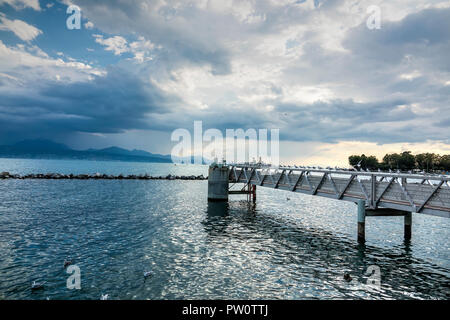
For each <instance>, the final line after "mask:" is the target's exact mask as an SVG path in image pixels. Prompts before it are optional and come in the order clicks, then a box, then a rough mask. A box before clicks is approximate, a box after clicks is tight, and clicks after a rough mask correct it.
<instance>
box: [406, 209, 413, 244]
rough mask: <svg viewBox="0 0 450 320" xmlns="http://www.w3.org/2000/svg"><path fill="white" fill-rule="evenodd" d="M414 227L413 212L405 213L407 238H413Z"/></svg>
mask: <svg viewBox="0 0 450 320" xmlns="http://www.w3.org/2000/svg"><path fill="white" fill-rule="evenodd" d="M411 229H412V213H411V212H407V213H406V214H405V240H407V241H409V240H411V234H412V232H411Z"/></svg>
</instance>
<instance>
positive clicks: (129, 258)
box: [0, 159, 450, 300]
mask: <svg viewBox="0 0 450 320" xmlns="http://www.w3.org/2000/svg"><path fill="white" fill-rule="evenodd" d="M1 171H9V172H10V173H20V174H24V173H47V172H55V173H67V174H68V173H74V174H75V173H78V174H80V173H96V172H99V173H106V174H120V173H122V174H141V173H142V174H145V173H148V174H151V175H167V174H169V173H170V174H175V175H190V174H195V175H199V174H203V175H205V176H206V175H207V167H206V166H194V165H184V166H181V165H178V166H174V165H172V164H152V163H127V162H96V161H65V160H20V159H0V172H1ZM206 195H207V181H165V180H161V181H160V180H149V181H140V180H137V181H135V180H131V181H127V180H105V181H102V180H0V199H1V201H0V299H52V300H53V299H99V298H100V297H101V295H102V294H108V295H109V297H110V299H354V298H364V299H366V298H370V299H411V298H413V299H449V298H450V289H449V288H450V245H449V241H448V240H449V231H448V230H449V226H450V221H449V220H450V219H446V218H440V217H433V216H422V215H419V214H413V238H412V241H411V243H405V242H404V241H403V218H402V217H378V218H372V217H369V218H367V221H366V239H367V241H366V244H365V245H358V244H357V242H356V220H357V218H356V206H355V205H354V204H353V203H348V202H343V201H334V200H331V199H326V198H320V197H312V196H307V195H301V194H292V193H288V192H286V191H281V190H272V189H266V188H258V190H257V203H256V205H252V204H249V203H247V202H246V201H244V197H243V196H232V198H231V200H230V202H229V203H228V204H221V203H209V204H208V202H207V201H206ZM287 197H289V198H290V200H289V201H288V200H287ZM68 257H70V258H71V259H73V262H74V264H75V265H76V266H78V267H79V268H80V271H81V289H80V290H69V289H67V287H66V280H67V278H68V277H69V276H70V275H69V274H67V273H66V271H65V270H64V268H63V262H64V260H65V259H66V258H68ZM372 265H376V266H378V267H379V268H380V272H381V287H380V288H379V289H371V287H368V286H367V285H366V281H367V275H365V274H366V271H367V269H368V268H369V266H372ZM144 271H151V272H152V276H151V277H149V278H147V279H144V276H143V273H144ZM345 273H349V274H350V275H351V277H352V278H353V282H351V283H347V282H344V281H343V275H344V274H345ZM34 280H36V281H46V283H45V286H44V289H43V290H38V291H31V288H30V286H31V282H32V281H34Z"/></svg>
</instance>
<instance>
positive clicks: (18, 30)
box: [0, 14, 42, 41]
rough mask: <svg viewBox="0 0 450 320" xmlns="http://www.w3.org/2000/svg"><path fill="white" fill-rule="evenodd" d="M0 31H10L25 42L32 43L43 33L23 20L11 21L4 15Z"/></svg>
mask: <svg viewBox="0 0 450 320" xmlns="http://www.w3.org/2000/svg"><path fill="white" fill-rule="evenodd" d="M0 30H8V31H12V32H14V34H15V35H16V36H18V37H19V38H20V39H22V40H23V41H31V40H33V39H34V38H36V37H37V36H38V35H40V34H42V31H41V30H39V29H38V28H36V27H34V26H32V25H29V24H28V23H26V22H25V21H22V20H17V19H16V20H9V19H7V18H6V17H5V15H4V14H0Z"/></svg>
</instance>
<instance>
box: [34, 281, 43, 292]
mask: <svg viewBox="0 0 450 320" xmlns="http://www.w3.org/2000/svg"><path fill="white" fill-rule="evenodd" d="M44 284H45V281H44V282H36V281H33V283H32V284H31V290H39V289H44Z"/></svg>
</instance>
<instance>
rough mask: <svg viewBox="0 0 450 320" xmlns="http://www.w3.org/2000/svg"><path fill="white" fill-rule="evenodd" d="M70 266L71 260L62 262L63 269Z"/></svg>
mask: <svg viewBox="0 0 450 320" xmlns="http://www.w3.org/2000/svg"><path fill="white" fill-rule="evenodd" d="M71 264H72V260H70V259H66V260H64V269H65V268H67V267H68V266H70V265H71Z"/></svg>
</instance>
